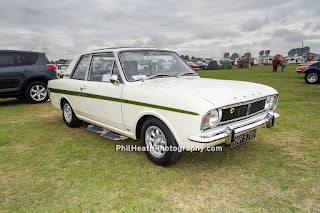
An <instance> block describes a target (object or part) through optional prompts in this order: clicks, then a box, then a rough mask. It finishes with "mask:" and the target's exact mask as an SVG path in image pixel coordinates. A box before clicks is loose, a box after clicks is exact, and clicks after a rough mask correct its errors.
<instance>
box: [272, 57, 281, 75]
mask: <svg viewBox="0 0 320 213" xmlns="http://www.w3.org/2000/svg"><path fill="white" fill-rule="evenodd" d="M278 65H280V60H279V58H277V57H275V58H274V59H273V60H272V66H273V71H272V72H277V71H278Z"/></svg>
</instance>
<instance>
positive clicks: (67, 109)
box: [62, 101, 82, 128]
mask: <svg viewBox="0 0 320 213" xmlns="http://www.w3.org/2000/svg"><path fill="white" fill-rule="evenodd" d="M62 114H63V121H64V122H65V124H66V125H67V126H68V127H71V128H75V127H79V126H81V122H82V121H81V120H79V119H78V118H77V116H76V115H75V114H74V112H73V109H72V107H71V105H70V104H69V102H68V101H63V103H62Z"/></svg>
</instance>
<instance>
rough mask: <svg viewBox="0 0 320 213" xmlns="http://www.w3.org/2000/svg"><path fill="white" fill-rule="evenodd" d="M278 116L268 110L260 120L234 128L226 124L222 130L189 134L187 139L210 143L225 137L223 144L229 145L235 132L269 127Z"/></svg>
mask: <svg viewBox="0 0 320 213" xmlns="http://www.w3.org/2000/svg"><path fill="white" fill-rule="evenodd" d="M278 117H280V115H279V114H278V113H275V112H269V113H268V114H267V115H266V116H265V117H264V118H262V119H260V120H256V121H253V122H250V123H248V124H244V125H242V126H238V127H235V128H234V127H233V126H232V125H228V126H227V127H226V129H225V130H224V131H221V132H218V133H215V134H211V135H205V136H189V138H188V139H189V140H190V141H194V142H198V143H212V142H215V141H217V140H221V139H225V144H226V145H230V144H231V141H232V140H233V139H234V136H235V134H239V133H242V132H246V131H250V130H252V129H257V128H261V127H267V128H271V127H272V126H273V125H274V119H276V118H278Z"/></svg>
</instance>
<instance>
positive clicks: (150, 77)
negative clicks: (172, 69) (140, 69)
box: [141, 74, 173, 81]
mask: <svg viewBox="0 0 320 213" xmlns="http://www.w3.org/2000/svg"><path fill="white" fill-rule="evenodd" d="M158 77H173V75H168V74H157V75H151V76H149V77H146V78H143V79H141V81H144V80H148V79H152V78H158Z"/></svg>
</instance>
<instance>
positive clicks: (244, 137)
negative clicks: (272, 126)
mask: <svg viewBox="0 0 320 213" xmlns="http://www.w3.org/2000/svg"><path fill="white" fill-rule="evenodd" d="M256 133H257V130H256V129H254V130H251V131H249V132H246V133H243V134H241V135H238V136H237V137H234V140H233V141H232V142H231V145H230V147H231V148H234V147H236V146H238V145H240V144H242V143H244V142H247V141H248V140H251V139H252V138H255V137H256Z"/></svg>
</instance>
